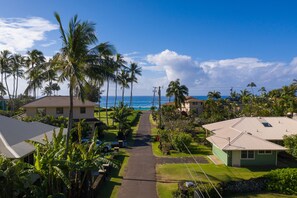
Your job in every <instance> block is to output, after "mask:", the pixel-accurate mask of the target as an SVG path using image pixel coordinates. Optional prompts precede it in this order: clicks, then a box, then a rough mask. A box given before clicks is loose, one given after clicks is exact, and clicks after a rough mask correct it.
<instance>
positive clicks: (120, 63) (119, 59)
mask: <svg viewBox="0 0 297 198" xmlns="http://www.w3.org/2000/svg"><path fill="white" fill-rule="evenodd" d="M115 64H116V66H115V78H114V82H115V93H114V95H115V97H114V107H115V106H116V105H117V96H118V78H119V71H120V70H121V69H126V61H125V60H124V57H123V56H122V55H121V54H116V61H115Z"/></svg>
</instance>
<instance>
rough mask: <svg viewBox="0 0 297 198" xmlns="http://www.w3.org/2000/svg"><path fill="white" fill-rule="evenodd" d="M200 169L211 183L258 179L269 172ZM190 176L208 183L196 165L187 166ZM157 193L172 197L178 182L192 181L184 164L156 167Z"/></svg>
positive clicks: (211, 166) (217, 167)
mask: <svg viewBox="0 0 297 198" xmlns="http://www.w3.org/2000/svg"><path fill="white" fill-rule="evenodd" d="M201 167H202V169H203V170H204V171H205V172H206V173H207V176H208V177H209V179H210V180H211V181H212V182H213V183H219V182H222V181H225V182H226V181H231V180H240V179H250V178H255V177H260V176H262V175H264V174H266V173H267V172H268V171H270V170H263V169H252V170H251V169H249V168H237V167H228V166H225V165H214V164H201ZM188 168H189V169H190V170H191V174H192V175H193V176H194V178H195V179H196V180H197V181H200V180H201V181H202V182H208V180H207V178H206V177H205V176H204V174H203V173H202V171H201V170H200V168H199V167H198V165H196V164H188ZM156 172H157V178H158V183H157V192H158V195H159V197H161V198H163V197H164V198H165V197H172V195H171V194H172V192H173V191H174V190H176V189H177V183H178V182H179V181H185V180H187V181H191V180H193V179H192V177H191V175H190V174H189V172H188V169H187V167H186V166H185V164H162V165H157V167H156Z"/></svg>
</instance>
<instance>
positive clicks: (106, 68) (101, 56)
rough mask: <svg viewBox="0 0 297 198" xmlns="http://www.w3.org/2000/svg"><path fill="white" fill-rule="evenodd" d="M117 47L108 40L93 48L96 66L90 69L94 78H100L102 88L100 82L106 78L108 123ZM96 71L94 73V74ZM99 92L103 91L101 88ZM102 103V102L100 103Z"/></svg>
mask: <svg viewBox="0 0 297 198" xmlns="http://www.w3.org/2000/svg"><path fill="white" fill-rule="evenodd" d="M115 51H116V50H115V48H114V46H113V45H111V44H110V43H108V42H104V43H100V44H99V45H97V46H96V47H94V48H93V49H92V50H91V53H92V55H93V57H94V60H95V62H94V60H92V61H93V63H95V65H94V66H92V68H91V69H90V70H89V71H88V73H90V76H91V77H92V78H93V79H94V78H95V79H98V80H97V81H98V87H99V88H101V85H100V83H101V82H102V80H103V79H105V80H106V106H105V113H106V123H107V125H108V97H109V82H110V80H113V79H114V70H115V63H114V60H113V58H112V56H113V55H114V54H115ZM92 73H94V74H92ZM99 93H101V91H100V90H99ZM99 105H100V103H99ZM99 109H100V107H99Z"/></svg>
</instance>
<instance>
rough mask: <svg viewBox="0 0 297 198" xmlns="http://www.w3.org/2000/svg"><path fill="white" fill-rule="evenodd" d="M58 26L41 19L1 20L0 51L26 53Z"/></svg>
mask: <svg viewBox="0 0 297 198" xmlns="http://www.w3.org/2000/svg"><path fill="white" fill-rule="evenodd" d="M56 29H58V26H57V25H55V24H52V23H51V22H50V21H48V20H46V19H43V18H40V17H30V18H0V30H1V31H0V50H4V49H7V50H10V51H12V52H24V51H26V50H28V49H29V48H31V47H33V46H34V44H35V42H36V41H41V40H44V39H45V32H48V31H52V30H56Z"/></svg>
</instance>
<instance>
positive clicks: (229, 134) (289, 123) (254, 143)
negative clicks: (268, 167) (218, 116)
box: [203, 117, 297, 150]
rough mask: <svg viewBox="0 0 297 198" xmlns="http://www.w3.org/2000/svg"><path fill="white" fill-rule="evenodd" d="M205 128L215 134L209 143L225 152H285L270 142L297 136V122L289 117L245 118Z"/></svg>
mask: <svg viewBox="0 0 297 198" xmlns="http://www.w3.org/2000/svg"><path fill="white" fill-rule="evenodd" d="M203 127H204V128H205V129H207V130H209V131H212V132H213V133H214V135H213V136H211V137H209V138H207V139H208V141H210V142H211V143H213V144H215V145H216V146H218V147H219V148H221V149H223V150H285V148H284V147H282V146H279V145H277V144H274V143H272V142H269V141H271V140H283V136H284V135H293V134H297V121H296V120H293V119H290V118H287V117H243V118H236V119H232V120H226V121H222V122H216V123H213V124H207V125H203ZM229 140H230V141H229ZM268 140H269V141H268ZM229 142H230V145H229Z"/></svg>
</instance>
